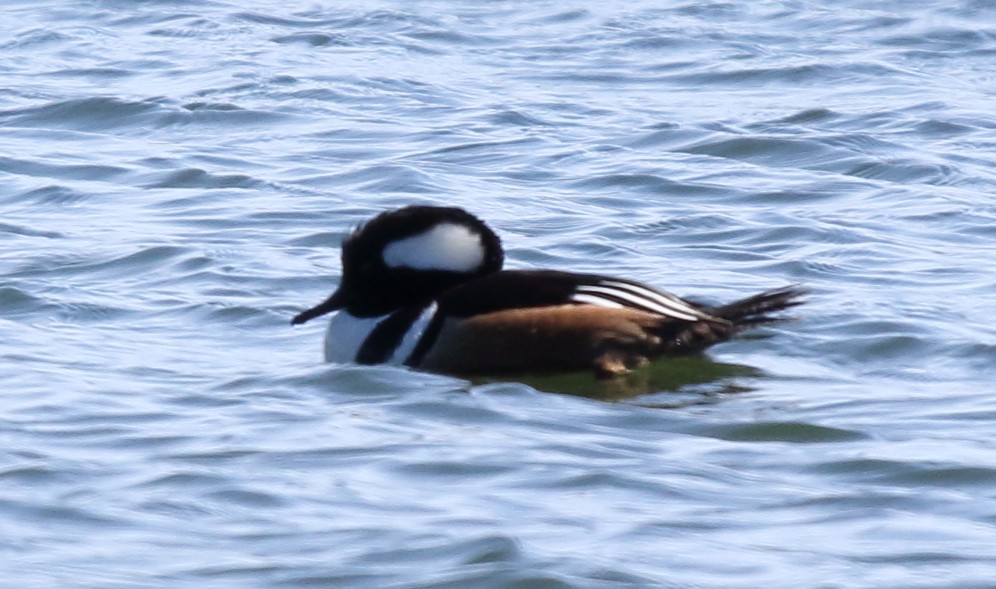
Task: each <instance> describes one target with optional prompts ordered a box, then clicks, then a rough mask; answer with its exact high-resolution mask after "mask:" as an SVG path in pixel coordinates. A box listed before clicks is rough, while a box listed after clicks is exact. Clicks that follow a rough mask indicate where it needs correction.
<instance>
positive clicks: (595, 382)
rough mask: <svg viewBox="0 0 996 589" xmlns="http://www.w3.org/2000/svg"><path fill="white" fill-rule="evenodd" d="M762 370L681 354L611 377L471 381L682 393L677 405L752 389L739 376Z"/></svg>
mask: <svg viewBox="0 0 996 589" xmlns="http://www.w3.org/2000/svg"><path fill="white" fill-rule="evenodd" d="M762 374H763V373H762V372H761V371H760V370H757V369H756V368H752V367H750V366H744V365H742V364H726V363H722V362H714V361H712V360H710V359H709V358H708V357H706V356H681V357H675V358H663V359H660V360H658V361H656V362H652V363H651V364H649V365H647V366H644V367H642V368H639V369H637V370H634V371H633V372H630V373H629V374H624V375H621V376H615V377H611V378H596V377H595V376H594V374H593V373H592V372H591V371H586V372H571V373H567V374H549V375H537V374H518V375H508V376H506V377H504V378H500V379H499V378H478V379H472V382H475V383H478V384H481V383H487V382H507V381H515V382H521V383H523V384H527V385H529V386H531V387H533V388H535V389H537V390H540V391H545V392H550V393H564V394H568V395H577V396H579V397H588V398H591V399H599V400H602V401H622V400H626V399H632V398H634V397H639V396H641V395H648V394H654V393H678V392H681V393H682V395H681V399H682V400H677V399H675V400H674V404H673V406H674V407H683V406H687V405H694V404H699V403H704V402H712V400H714V399H715V398H716V397H717V396H719V395H722V394H728V393H741V392H746V391H749V390H751V389H750V388H749V387H746V386H744V385H742V384H740V383H738V382H737V381H736V380H735V379H736V378H738V377H758V376H762ZM653 404H654V405H655V406H668V405H667V402H666V401H663V400H660V399H655V400H654V402H653Z"/></svg>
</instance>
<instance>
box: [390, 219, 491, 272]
mask: <svg viewBox="0 0 996 589" xmlns="http://www.w3.org/2000/svg"><path fill="white" fill-rule="evenodd" d="M384 263H385V264H387V265H388V266H390V267H391V268H402V267H403V268H413V269H415V270H449V271H451V272H470V271H472V270H476V269H478V268H480V267H481V264H483V263H484V244H483V243H481V236H480V235H478V234H477V233H474V232H473V231H471V230H470V229H469V228H467V227H464V226H463V225H456V224H454V223H442V224H440V225H436V226H435V227H433V228H432V229H429V230H428V231H425V232H423V233H419V234H418V235H413V236H411V237H406V238H405V239H400V240H398V241H393V242H391V243H390V244H388V245H387V247H385V248H384Z"/></svg>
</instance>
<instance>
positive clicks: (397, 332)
mask: <svg viewBox="0 0 996 589" xmlns="http://www.w3.org/2000/svg"><path fill="white" fill-rule="evenodd" d="M422 311H425V307H424V306H423V307H406V308H404V309H401V310H400V311H397V312H395V313H393V314H392V315H391V316H389V317H388V318H387V319H385V320H383V321H381V322H380V323H378V324H377V327H375V328H373V330H372V331H371V332H370V335H368V336H367V339H366V340H364V342H363V345H362V346H360V349H359V351H358V352H356V360H355V361H356V363H357V364H381V363H383V362H387V361H388V360H390V359H391V355H392V354H394V350H396V349H397V348H398V345H399V344H401V340H402V339H404V337H405V334H406V333H408V330H409V329H411V326H412V324H413V323H415V320H416V319H418V317H419V315H421V314H422ZM422 339H425V338H422ZM420 343H421V342H420Z"/></svg>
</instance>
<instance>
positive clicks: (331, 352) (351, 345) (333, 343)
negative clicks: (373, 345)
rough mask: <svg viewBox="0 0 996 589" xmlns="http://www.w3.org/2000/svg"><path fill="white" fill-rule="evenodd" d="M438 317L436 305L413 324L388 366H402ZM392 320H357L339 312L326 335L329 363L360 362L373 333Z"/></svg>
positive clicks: (326, 350)
mask: <svg viewBox="0 0 996 589" xmlns="http://www.w3.org/2000/svg"><path fill="white" fill-rule="evenodd" d="M435 314H436V303H432V304H431V305H429V306H428V307H427V308H426V309H425V311H423V312H422V314H421V315H419V316H418V318H417V319H416V320H415V321H414V323H412V326H411V327H410V328H409V329H408V331H407V332H406V333H405V336H404V338H402V340H401V343H400V344H399V345H398V347H397V349H396V350H395V351H394V354H392V355H391V357H390V359H389V360H388V361H387V362H386V363H387V364H402V363H404V361H405V360H406V359H407V358H408V356H410V355H411V353H412V351H413V350H414V349H415V345H416V344H418V341H419V340H420V339H422V334H423V333H425V329H426V327H428V326H429V322H430V321H431V320H432V316H433V315H435ZM388 317H390V314H388V315H380V316H378V317H356V316H354V315H351V314H350V313H348V312H346V311H339V312H338V313H336V314H334V315H332V320H331V321H329V328H328V330H327V331H326V332H325V361H326V362H336V363H347V362H353V361H355V360H356V354H357V352H359V351H360V348H361V347H362V346H363V342H365V341H366V340H367V337H369V336H370V333H371V332H372V331H373V330H374V328H376V327H377V326H378V325H380V322H381V321H384V320H385V319H387V318H388Z"/></svg>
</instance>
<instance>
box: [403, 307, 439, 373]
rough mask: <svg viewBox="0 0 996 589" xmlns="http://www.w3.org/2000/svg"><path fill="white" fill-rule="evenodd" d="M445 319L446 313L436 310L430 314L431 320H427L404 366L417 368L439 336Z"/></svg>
mask: <svg viewBox="0 0 996 589" xmlns="http://www.w3.org/2000/svg"><path fill="white" fill-rule="evenodd" d="M445 321H446V315H445V314H444V313H441V312H439V311H436V314H435V315H433V316H432V320H431V321H429V325H428V326H427V327H426V328H425V331H424V332H422V337H420V338H419V340H418V343H417V344H415V349H413V350H412V353H411V354H410V355H409V356H408V358H407V359H406V360H405V366H411V367H413V368H417V367H418V365H419V364H421V363H422V359H423V358H425V355H426V354H428V353H429V350H431V349H432V345H433V344H435V343H436V338H438V337H439V332H440V331H442V329H443V323H444V322H445Z"/></svg>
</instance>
